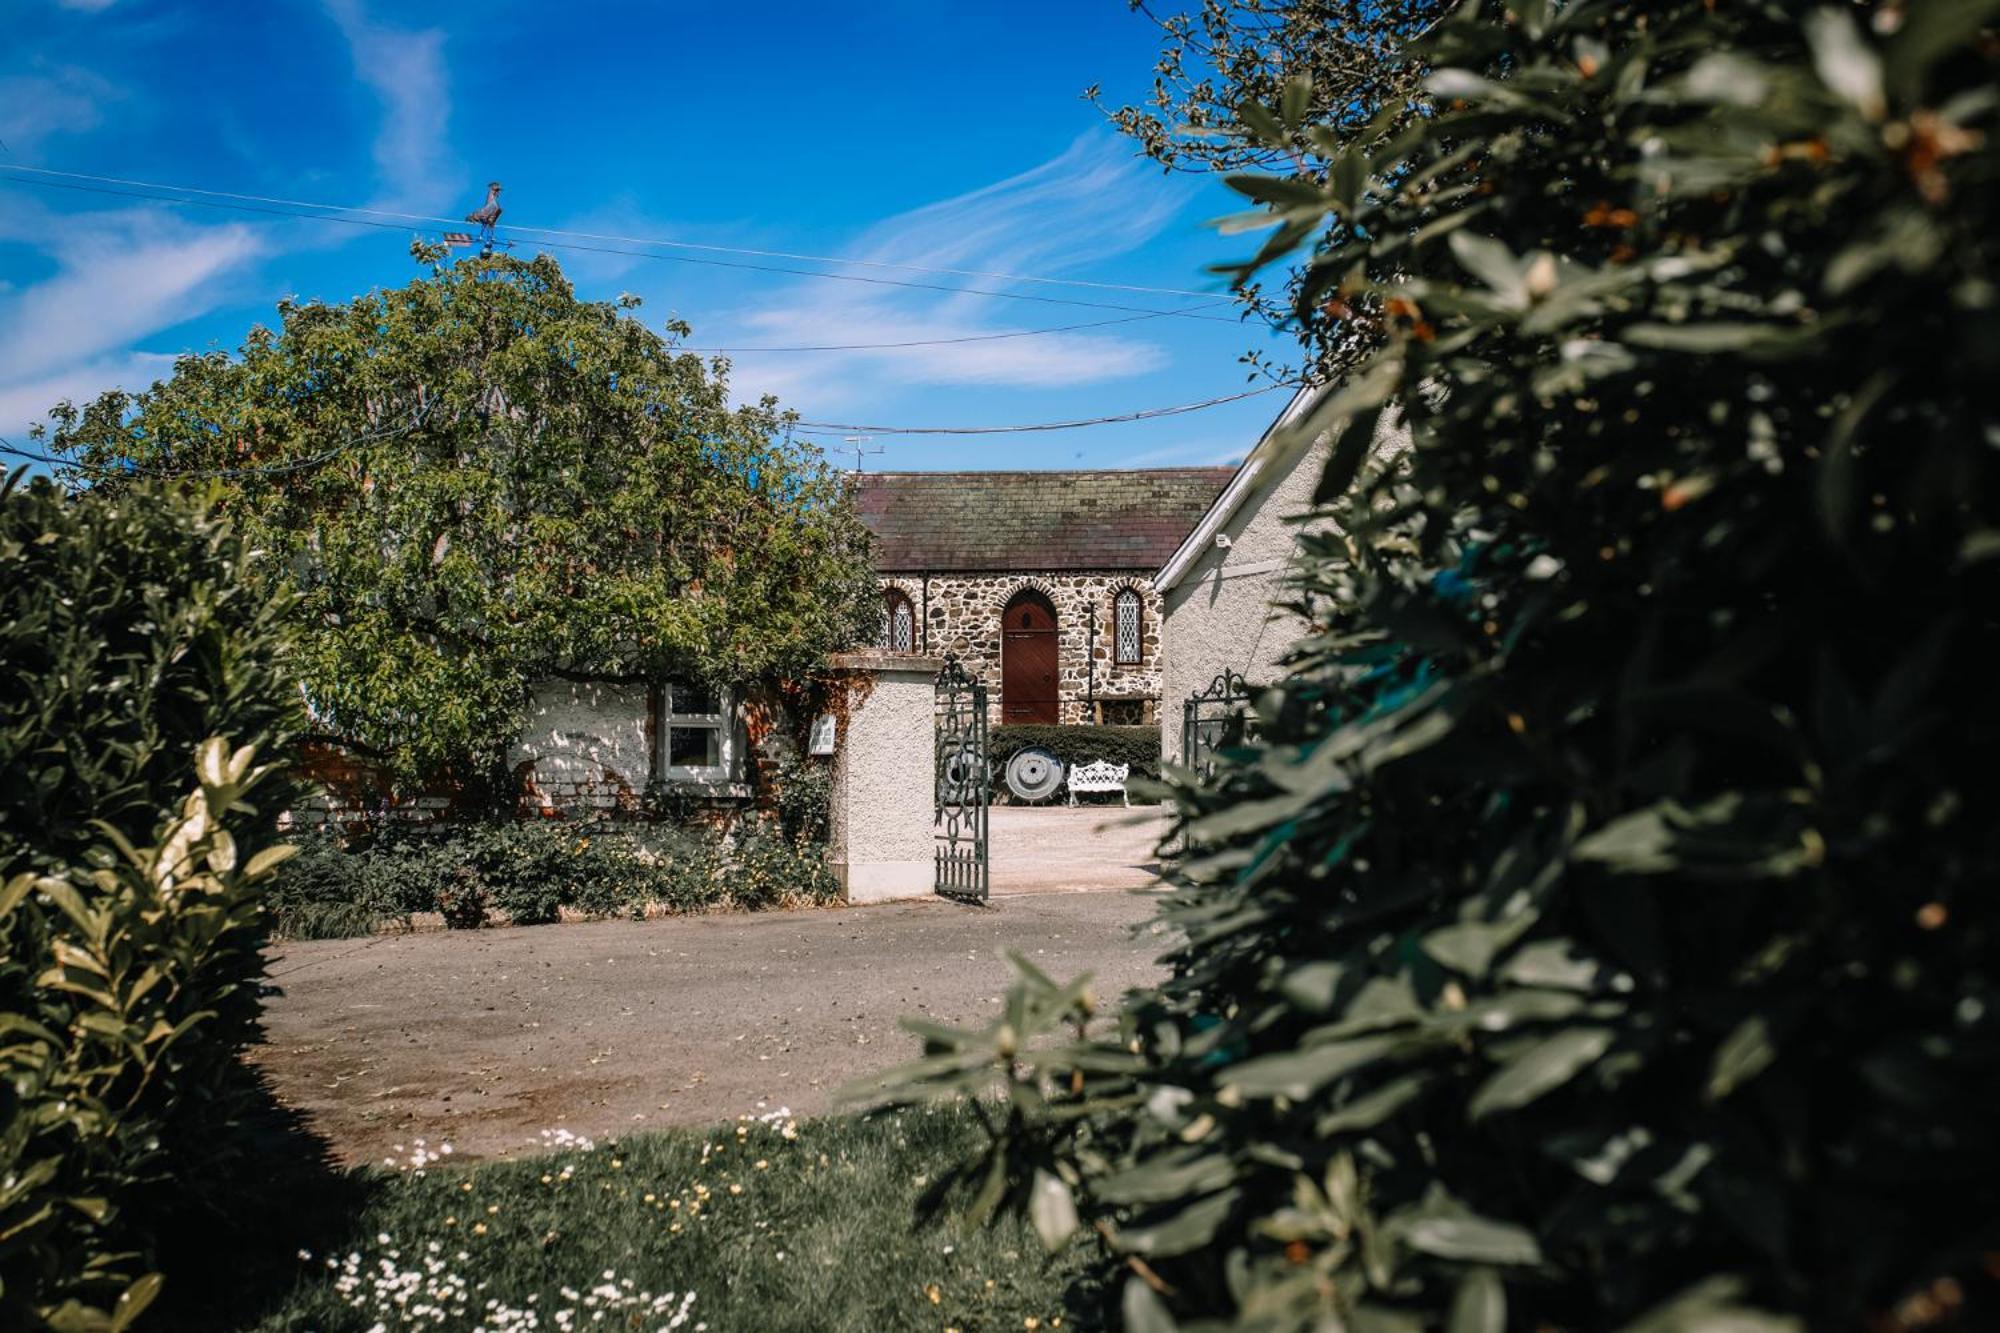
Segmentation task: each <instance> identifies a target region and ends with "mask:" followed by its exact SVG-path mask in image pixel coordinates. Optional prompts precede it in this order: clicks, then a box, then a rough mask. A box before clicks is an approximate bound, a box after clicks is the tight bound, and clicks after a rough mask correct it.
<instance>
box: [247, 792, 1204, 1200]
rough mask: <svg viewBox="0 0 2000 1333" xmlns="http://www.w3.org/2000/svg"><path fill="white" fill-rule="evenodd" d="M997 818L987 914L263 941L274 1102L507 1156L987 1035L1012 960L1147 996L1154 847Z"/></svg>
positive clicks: (343, 1147) (980, 910) (811, 1095)
mask: <svg viewBox="0 0 2000 1333" xmlns="http://www.w3.org/2000/svg"><path fill="white" fill-rule="evenodd" d="M1124 813H1125V812H1123V811H1122V810H1116V809H1113V810H1106V809H1104V808H1102V807H1098V808H1086V809H1082V810H1068V809H1061V808H1056V809H1017V808H1006V807H1003V808H1001V809H996V810H995V811H994V812H993V816H994V818H993V827H992V839H993V854H992V870H993V899H992V901H991V903H990V904H988V905H987V906H984V907H968V906H962V905H960V904H957V903H952V902H948V901H944V900H931V901H919V902H911V903H894V904H885V905H882V906H875V907H856V908H833V909H825V910H815V911H802V912H773V913H760V914H750V915H740V914H739V915H718V916H703V917H679V918H666V919H661V920H653V921H602V922H589V923H580V924H571V925H553V926H532V927H524V928H502V929H494V930H483V931H476V932H459V931H453V932H442V931H441V932H435V933H418V934H404V935H383V936H376V937H373V938H369V939H363V940H314V941H299V942H296V943H290V944H285V945H282V946H278V947H274V948H273V950H272V951H271V957H270V977H271V980H272V982H273V983H274V984H275V985H276V986H277V987H278V988H279V989H280V992H281V993H280V994H279V995H277V996H276V997H274V998H273V999H271V1000H270V1001H269V1002H268V1005H267V1009H266V1017H265V1028H266V1040H265V1042H264V1044H262V1045H261V1046H259V1047H256V1048H255V1049H253V1051H252V1052H251V1058H252V1059H253V1061H254V1062H255V1063H256V1064H257V1065H258V1066H259V1067H260V1068H261V1069H262V1070H263V1071H264V1073H265V1074H266V1075H267V1076H268V1079H269V1081H270V1086H271V1088H272V1091H273V1093H274V1094H275V1095H276V1096H277V1098H278V1100H279V1101H280V1103H282V1104H283V1105H284V1106H285V1107H287V1108H289V1109H291V1110H293V1111H295V1112H297V1113H299V1114H300V1115H302V1116H303V1117H304V1119H305V1121H306V1124H307V1126H308V1127H309V1128H310V1129H311V1130H312V1131H314V1132H315V1133H316V1134H318V1135H319V1136H320V1137H321V1138H323V1139H324V1140H325V1141H326V1143H327V1145H328V1148H329V1150H330V1151H331V1153H332V1154H333V1156H334V1157H335V1158H336V1159H338V1160H341V1161H344V1162H348V1163H358V1162H368V1161H374V1162H378V1163H379V1162H383V1161H384V1160H385V1159H390V1158H394V1159H395V1160H396V1162H397V1163H398V1164H399V1165H409V1164H411V1163H412V1160H413V1159H415V1158H416V1157H417V1154H418V1152H419V1145H418V1144H417V1143H416V1140H417V1139H419V1138H421V1139H423V1140H425V1142H424V1144H423V1145H421V1149H422V1151H423V1152H427V1153H431V1154H435V1153H438V1152H440V1151H441V1150H442V1148H443V1145H444V1144H446V1143H449V1144H451V1146H452V1152H453V1155H454V1157H508V1156H515V1155H518V1154H521V1153H524V1152H533V1151H536V1150H538V1149H540V1148H544V1147H546V1146H548V1143H549V1138H550V1136H551V1135H552V1134H553V1133H554V1132H555V1131H557V1130H563V1131H567V1132H568V1133H570V1134H576V1135H582V1136H587V1137H590V1138H602V1137H605V1136H608V1135H613V1134H620V1133H631V1132H634V1131H638V1130H643V1129H646V1128H658V1127H661V1126H665V1125H675V1124H690V1123H707V1122H714V1121H724V1120H730V1119H733V1118H734V1117H736V1116H739V1115H755V1114H760V1113H763V1112H766V1111H770V1110H775V1109H777V1108H778V1107H781V1106H782V1107H787V1108H789V1109H790V1110H791V1111H792V1112H793V1113H795V1114H797V1115H813V1114H817V1113H821V1112H825V1111H829V1110H835V1109H838V1106H837V1105H836V1093H837V1092H838V1091H839V1090H840V1089H841V1088H842V1087H843V1086H844V1085H847V1084H849V1083H851V1082H852V1081H854V1080H856V1079H858V1078H861V1077H864V1076H866V1075H869V1074H872V1073H875V1072H878V1071H880V1070H883V1069H886V1068H888V1067H889V1066H891V1065H895V1064H898V1063H901V1062H902V1061H905V1060H908V1059H912V1058H914V1057H915V1056H916V1055H917V1054H918V1053H919V1052H918V1045H917V1041H916V1039H915V1038H913V1037H912V1036H910V1035H909V1034H908V1033H906V1032H904V1031H902V1030H901V1029H900V1028H899V1027H898V1026H897V1021H898V1020H899V1019H901V1018H903V1017H905V1016H911V1015H918V1016H923V1017H926V1018H930V1019H933V1020H937V1021H941V1022H946V1023H953V1024H960V1025H967V1026H972V1025H980V1026H983V1025H984V1024H985V1023H986V1022H988V1021H990V1020H991V1018H992V1017H993V1015H994V1013H995V1012H996V1010H997V1005H998V1002H999V1000H1000V997H1001V995H1002V993H1003V992H1004V990H1005V988H1006V985H1007V982H1008V979H1009V977H1010V976H1011V974H1012V969H1011V967H1010V966H1009V964H1008V963H1007V962H1006V961H1005V960H1004V957H1003V955H1004V953H1005V952H1006V951H1008V950H1015V951H1018V952H1020V953H1021V954H1022V955H1023V956H1025V957H1026V958H1027V959H1028V960H1029V961H1031V962H1033V963H1034V964H1035V966H1037V967H1039V968H1041V969H1042V970H1043V971H1045V972H1047V973H1049V974H1050V975H1051V976H1053V977H1055V978H1057V979H1058V980H1067V979H1069V978H1071V977H1074V976H1076V975H1078V974H1080V973H1083V972H1090V973H1092V974H1093V975H1094V977H1095V988H1096V991H1097V994H1098V995H1099V997H1100V998H1101V999H1102V1000H1103V1001H1104V1002H1106V1003H1107V1004H1109V1003H1112V1002H1115V1001H1116V999H1117V998H1118V997H1119V996H1120V995H1121V994H1123V993H1124V992H1125V991H1126V990H1127V989H1129V988H1131V987H1133V986H1136V985H1140V984H1144V983H1146V982H1148V981H1150V980H1152V979H1154V978H1155V977H1156V976H1157V975H1158V974H1159V970H1158V968H1157V965H1156V964H1155V962H1154V960H1155V959H1156V958H1157V957H1158V955H1159V954H1160V953H1161V952H1162V951H1163V949H1164V947H1165V945H1164V942H1163V941H1162V939H1161V938H1160V937H1158V936H1140V935H1138V934H1136V933H1135V928H1136V927H1138V926H1139V925H1140V924H1141V923H1142V922H1144V921H1145V920H1146V919H1147V918H1148V917H1149V916H1150V915H1151V904H1150V902H1149V901H1148V898H1147V896H1146V895H1144V894H1135V893H1131V892H1120V891H1119V890H1121V889H1130V888H1133V887H1141V886H1144V885H1147V884H1149V883H1151V882H1153V871H1152V866H1151V853H1150V848H1151V845H1152V831H1151V830H1150V829H1144V830H1135V829H1132V828H1129V827H1128V828H1114V829H1105V828H1103V827H1102V826H1103V825H1104V824H1105V822H1106V817H1107V816H1120V815H1123V814H1124Z"/></svg>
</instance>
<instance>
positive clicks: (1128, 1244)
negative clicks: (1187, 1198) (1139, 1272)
mask: <svg viewBox="0 0 2000 1333" xmlns="http://www.w3.org/2000/svg"><path fill="white" fill-rule="evenodd" d="M1242 1193H1243V1192H1242V1191H1241V1190H1237V1189H1227V1190H1224V1191H1222V1193H1220V1194H1211V1195H1209V1196H1208V1197H1207V1198H1205V1199H1197V1200H1196V1201H1195V1202H1193V1203H1191V1204H1188V1205H1187V1206H1185V1207H1183V1208H1182V1209H1181V1210H1180V1211H1179V1212H1177V1213H1174V1214H1173V1215H1172V1216H1170V1217H1168V1218H1166V1219H1165V1220H1164V1221H1161V1222H1157V1223H1154V1224H1153V1225H1150V1226H1143V1227H1136V1228H1130V1229H1125V1230H1120V1231H1118V1232H1116V1233H1115V1237H1114V1242H1113V1243H1114V1244H1115V1245H1116V1246H1117V1247H1118V1248H1119V1249H1120V1250H1123V1251H1124V1252H1126V1253H1128V1254H1142V1255H1167V1254H1187V1253H1188V1252H1190V1251H1192V1250H1198V1249H1200V1248H1201V1247H1202V1246H1204V1245H1206V1244H1208V1243H1209V1242H1210V1241H1212V1240H1214V1239H1215V1233H1216V1232H1217V1230H1219V1229H1220V1228H1221V1226H1222V1224H1223V1222H1224V1221H1226V1220H1227V1219H1228V1217H1229V1215H1230V1214H1231V1213H1232V1212H1234V1211H1235V1208H1236V1204H1237V1201H1238V1200H1239V1199H1240V1198H1241V1197H1242Z"/></svg>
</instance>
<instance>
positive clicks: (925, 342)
mask: <svg viewBox="0 0 2000 1333" xmlns="http://www.w3.org/2000/svg"><path fill="white" fill-rule="evenodd" d="M1208 304H1209V305H1211V306H1217V305H1228V304H1229V302H1228V301H1210V302H1209V303H1208ZM1191 308H1192V309H1196V310H1199V309H1201V307H1200V306H1194V307H1191ZM1159 318H1161V315H1158V314H1151V315H1124V316H1121V317H1119V318H1118V319H1095V320H1091V321H1089V322H1087V323H1083V324H1061V325H1058V326H1057V327H1055V328H1052V329H1015V330H1013V331H1012V332H1009V333H976V334H968V335H967V336H965V337H963V338H915V339H912V340H910V341H908V342H889V343H817V344H812V345H807V346H798V347H675V348H674V350H675V351H677V352H700V353H703V354H704V355H709V354H717V355H728V356H734V355H737V354H739V353H743V352H871V351H877V350H880V349H883V348H891V347H948V346H952V345H953V344H956V343H984V342H998V341H1000V340H1001V339H1003V338H1040V337H1043V336H1045V335H1048V334H1051V333H1076V332H1078V331H1079V330H1082V329H1102V328H1107V327H1109V326H1110V325H1113V324H1136V323H1138V322H1139V321H1141V320H1147V319H1159Z"/></svg>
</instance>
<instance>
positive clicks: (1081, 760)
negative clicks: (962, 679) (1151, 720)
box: [986, 725, 1160, 782]
mask: <svg viewBox="0 0 2000 1333" xmlns="http://www.w3.org/2000/svg"><path fill="white" fill-rule="evenodd" d="M1031 746H1040V747H1041V748H1042V749H1044V750H1047V751H1049V752H1050V753H1052V754H1054V755H1055V757H1056V758H1058V759H1060V760H1062V762H1063V767H1064V768H1065V769H1068V768H1074V767H1076V766H1077V765H1079V764H1088V763H1093V762H1095V761H1096V760H1099V759H1102V760H1104V761H1105V762H1107V763H1112V764H1130V765H1131V766H1132V776H1133V777H1135V778H1138V777H1146V778H1157V777H1159V776H1160V729H1159V728H1158V727H1051V726H1037V725H1015V726H1004V727H995V728H993V730H992V732H991V733H990V735H989V736H988V738H987V747H986V748H987V754H988V755H989V756H990V757H991V759H992V762H993V774H994V781H995V782H999V781H1000V775H1001V774H1002V773H1003V772H1005V770H1006V767H1007V761H1008V760H1009V759H1011V758H1013V757H1014V755H1015V754H1017V753H1019V752H1020V751H1022V750H1025V749H1028V748H1029V747H1031Z"/></svg>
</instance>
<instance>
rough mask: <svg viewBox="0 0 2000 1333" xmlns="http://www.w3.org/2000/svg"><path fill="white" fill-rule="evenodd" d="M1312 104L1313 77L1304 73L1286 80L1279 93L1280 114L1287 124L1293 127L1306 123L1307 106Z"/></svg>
mask: <svg viewBox="0 0 2000 1333" xmlns="http://www.w3.org/2000/svg"><path fill="white" fill-rule="evenodd" d="M1311 104H1312V79H1311V78H1309V77H1307V76H1306V75H1304V74H1294V75H1292V77H1291V78H1289V79H1286V80H1285V87H1284V91H1283V92H1281V93H1280V94H1279V95H1278V116H1279V118H1280V119H1281V120H1283V121H1284V122H1285V124H1287V125H1289V126H1291V127H1292V128H1293V129H1297V128H1298V127H1299V126H1301V125H1303V124H1305V121H1306V108H1307V107H1309V106H1310V105H1311Z"/></svg>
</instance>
